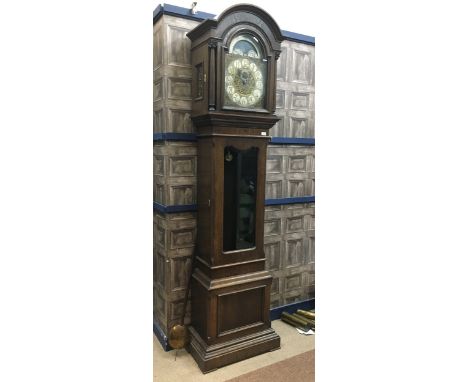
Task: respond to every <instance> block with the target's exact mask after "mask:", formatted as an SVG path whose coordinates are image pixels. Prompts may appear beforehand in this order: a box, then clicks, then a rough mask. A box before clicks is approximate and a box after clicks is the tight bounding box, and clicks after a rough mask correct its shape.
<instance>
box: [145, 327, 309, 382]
mask: <svg viewBox="0 0 468 382" xmlns="http://www.w3.org/2000/svg"><path fill="white" fill-rule="evenodd" d="M271 326H272V327H273V329H275V331H276V332H277V333H278V335H279V336H280V337H281V349H279V350H275V351H272V352H269V353H265V354H261V355H259V356H256V357H253V358H249V359H246V360H243V361H241V362H237V363H234V364H232V365H228V366H225V367H222V368H220V369H218V370H216V371H213V372H211V373H207V374H203V373H202V372H201V371H200V369H199V368H198V366H197V364H196V363H195V361H194V360H193V358H192V356H191V355H190V354H188V353H187V352H186V351H185V350H179V352H178V355H177V361H174V355H175V351H174V350H172V351H170V352H165V351H164V350H163V349H162V347H161V345H160V344H159V342H158V340H157V339H156V338H155V337H154V339H153V381H154V382H222V381H227V380H230V379H233V378H236V377H239V376H241V375H245V374H247V373H250V372H252V371H255V370H258V369H261V368H264V367H266V366H270V365H273V364H276V363H278V362H281V361H284V360H287V359H290V358H291V357H295V356H297V355H300V354H302V353H306V352H310V351H311V350H314V349H315V336H303V335H301V334H299V333H298V332H297V330H296V329H295V328H293V327H291V326H289V325H288V324H285V323H284V322H282V321H281V320H276V321H273V322H272V325H271ZM301 368H302V366H301ZM267 381H268V380H267ZM307 381H308V380H307V379H305V380H302V381H301V382H307ZM283 382H292V380H291V379H290V378H288V379H287V380H286V381H284V378H283Z"/></svg>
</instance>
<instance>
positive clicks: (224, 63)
mask: <svg viewBox="0 0 468 382" xmlns="http://www.w3.org/2000/svg"><path fill="white" fill-rule="evenodd" d="M187 36H188V37H189V38H190V40H191V41H192V65H193V77H192V93H193V94H192V96H193V102H192V120H193V122H194V125H195V126H196V129H197V138H198V163H197V168H198V170H197V171H198V185H197V187H198V192H197V195H198V225H197V226H198V233H197V254H196V255H197V256H196V260H195V264H194V267H195V270H194V273H193V278H192V281H191V287H192V322H191V326H190V327H189V333H190V342H189V345H188V351H189V352H190V353H191V354H192V356H193V357H194V359H195V360H196V361H197V363H198V365H199V367H200V369H201V370H202V371H203V372H207V371H210V370H213V369H216V368H218V367H221V366H224V365H227V364H229V363H233V362H237V361H240V360H242V359H245V358H249V357H252V356H255V355H258V354H261V353H264V352H267V351H271V350H275V349H278V348H279V347H280V338H279V336H278V335H277V334H276V333H275V331H274V330H273V329H272V328H271V323H270V318H269V307H270V289H271V282H272V277H271V275H270V274H269V272H267V271H266V270H265V254H264V250H263V226H264V209H265V205H264V204H265V166H266V150H267V145H268V141H269V137H268V129H270V128H271V127H272V126H273V125H274V124H275V123H276V122H277V121H278V118H277V117H276V116H275V115H274V112H275V108H276V105H275V101H276V63H277V59H278V58H279V54H280V51H281V46H280V45H281V41H282V40H283V37H282V34H281V31H280V29H279V27H278V25H277V24H276V22H275V21H274V20H273V18H272V17H271V16H270V15H269V14H268V13H266V12H265V11H263V10H262V9H260V8H257V7H255V6H252V5H246V4H241V5H237V6H233V7H231V8H229V9H227V10H226V11H225V12H224V13H222V14H221V15H220V16H219V17H218V19H217V20H206V21H204V22H203V23H201V24H200V25H199V26H197V27H196V28H195V29H193V30H192V31H190V32H189V33H188V34H187Z"/></svg>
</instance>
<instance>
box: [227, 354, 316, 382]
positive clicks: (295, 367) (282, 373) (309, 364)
mask: <svg viewBox="0 0 468 382" xmlns="http://www.w3.org/2000/svg"><path fill="white" fill-rule="evenodd" d="M264 381H269V382H274V381H288V382H296V381H297V382H299V381H300V382H309V381H310V382H313V381H315V350H311V351H308V352H305V353H302V354H299V355H296V356H294V357H291V358H287V359H285V360H284V361H280V362H276V363H274V364H273V365H269V366H265V367H262V368H261V369H257V370H254V371H251V372H250V373H246V374H243V375H240V376H238V377H236V378H233V379H229V380H228V381H226V382H264Z"/></svg>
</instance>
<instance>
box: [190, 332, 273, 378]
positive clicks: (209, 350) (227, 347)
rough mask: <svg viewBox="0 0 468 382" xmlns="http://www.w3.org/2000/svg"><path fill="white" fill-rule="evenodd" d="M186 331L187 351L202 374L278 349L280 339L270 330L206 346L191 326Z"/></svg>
mask: <svg viewBox="0 0 468 382" xmlns="http://www.w3.org/2000/svg"><path fill="white" fill-rule="evenodd" d="M188 330H189V335H190V342H189V344H188V345H187V351H188V352H189V353H190V354H191V355H192V357H193V358H194V359H195V361H196V362H197V364H198V367H199V368H200V370H201V371H202V372H203V373H208V372H210V371H214V370H216V369H218V368H220V367H222V366H226V365H229V364H231V363H235V362H238V361H242V360H244V359H247V358H251V357H254V356H256V355H260V354H263V353H266V352H269V351H273V350H277V349H279V348H280V337H279V336H278V334H276V332H275V331H274V330H273V329H272V328H268V329H265V330H262V331H261V332H257V333H254V334H250V335H247V336H244V337H240V338H236V339H234V340H231V341H227V342H223V343H218V344H214V345H207V344H206V342H205V341H203V339H202V338H201V337H200V336H199V335H198V333H197V332H196V331H195V330H194V328H193V327H192V326H189V328H188Z"/></svg>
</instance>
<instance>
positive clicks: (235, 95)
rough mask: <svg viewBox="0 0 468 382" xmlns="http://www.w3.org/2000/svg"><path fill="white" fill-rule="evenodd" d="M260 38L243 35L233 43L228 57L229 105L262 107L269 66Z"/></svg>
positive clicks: (225, 84) (227, 85)
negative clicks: (267, 66) (267, 67)
mask: <svg viewBox="0 0 468 382" xmlns="http://www.w3.org/2000/svg"><path fill="white" fill-rule="evenodd" d="M262 56H263V54H262V49H261V47H260V45H259V43H258V41H256V38H255V37H253V36H250V35H240V36H237V37H236V38H234V39H233V41H232V42H231V44H230V49H229V54H228V55H227V56H226V65H225V66H226V71H225V81H224V87H225V104H226V105H228V106H240V107H243V108H261V107H263V99H264V94H265V80H266V78H265V76H266V66H265V61H266V60H264V59H263V58H262Z"/></svg>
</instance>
